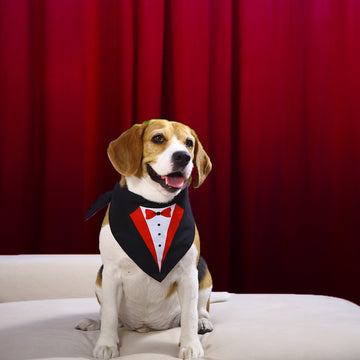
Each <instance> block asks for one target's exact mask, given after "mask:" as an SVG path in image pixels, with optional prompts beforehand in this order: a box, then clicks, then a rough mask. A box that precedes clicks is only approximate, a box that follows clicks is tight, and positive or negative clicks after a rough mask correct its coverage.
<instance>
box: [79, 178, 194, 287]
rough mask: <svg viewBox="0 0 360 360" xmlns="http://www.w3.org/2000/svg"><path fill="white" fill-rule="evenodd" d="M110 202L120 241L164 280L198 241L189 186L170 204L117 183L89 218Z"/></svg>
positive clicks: (113, 228)
mask: <svg viewBox="0 0 360 360" xmlns="http://www.w3.org/2000/svg"><path fill="white" fill-rule="evenodd" d="M108 203H110V210H109V223H110V229H111V232H112V234H113V236H114V238H115V239H116V241H117V242H118V243H119V245H120V246H121V247H122V249H123V250H124V251H125V252H126V254H127V255H128V256H129V257H130V258H131V259H132V260H133V261H134V262H135V263H136V264H137V265H138V266H139V267H140V268H141V269H142V270H143V271H144V272H146V273H147V274H148V275H150V276H151V277H152V278H154V279H155V280H157V281H162V280H163V279H164V278H165V277H166V276H167V274H168V273H169V272H170V271H171V269H172V268H173V267H174V266H175V265H176V264H177V263H178V262H179V260H180V259H181V258H182V257H183V256H184V255H185V254H186V252H187V251H188V250H189V249H190V247H191V245H192V244H193V242H194V236H195V222H194V218H193V215H192V211H191V207H190V203H189V195H188V189H187V188H186V189H185V190H183V191H182V192H181V193H180V194H179V195H177V196H176V197H175V198H174V199H173V200H172V201H171V202H169V203H156V202H152V201H148V200H146V199H144V198H143V197H141V196H139V195H136V194H134V193H132V192H130V191H129V190H127V189H125V188H121V187H120V184H119V183H117V184H116V185H115V187H114V189H113V190H112V191H109V192H107V193H105V194H103V195H101V196H100V197H99V199H98V200H97V201H96V202H95V204H94V205H93V206H92V207H91V208H90V210H89V212H88V214H87V215H86V219H88V218H89V217H91V216H92V215H94V214H95V213H96V212H97V211H98V210H100V209H101V208H102V207H104V206H105V205H107V204H108Z"/></svg>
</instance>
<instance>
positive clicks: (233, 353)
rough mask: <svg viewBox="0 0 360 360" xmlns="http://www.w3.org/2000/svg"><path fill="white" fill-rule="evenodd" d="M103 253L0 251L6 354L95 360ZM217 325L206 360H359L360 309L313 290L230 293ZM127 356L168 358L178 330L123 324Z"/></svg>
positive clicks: (17, 359)
mask: <svg viewBox="0 0 360 360" xmlns="http://www.w3.org/2000/svg"><path fill="white" fill-rule="evenodd" d="M99 266H100V257H99V256H97V255H62V256H61V255H38V256H32V255H28V256H26V255H21V256H0V302H1V303H0V359H4V360H22V359H52V360H54V359H91V358H92V355H91V354H92V349H93V347H94V344H95V342H96V340H97V337H98V335H99V332H98V331H94V332H82V331H79V330H75V329H74V327H75V325H76V324H77V322H78V321H79V320H81V319H82V318H84V317H89V318H97V317H98V316H99V315H98V310H99V307H98V304H97V301H96V300H95V297H94V296H93V284H94V279H95V276H96V272H97V270H98V267H99ZM210 311H211V315H212V320H213V323H214V326H215V330H214V331H213V332H211V333H207V334H205V335H201V342H202V344H203V346H204V349H205V357H204V359H208V360H217V359H218V360H232V359H233V360H241V359H244V360H256V359H259V360H267V359H274V360H293V359H294V360H295V359H296V360H298V359H299V360H300V359H311V360H312V359H319V360H330V359H334V360H350V359H352V360H359V359H360V307H359V306H357V305H355V304H353V303H351V302H348V301H346V300H343V299H339V298H332V297H326V296H313V295H266V294H264V295H250V294H229V297H228V300H227V301H226V302H221V303H214V304H212V305H211V309H210ZM119 331H120V338H121V339H122V347H121V349H120V354H121V357H120V358H121V359H124V360H150V359H151V360H170V359H172V360H173V359H176V355H177V352H178V347H177V344H178V340H179V331H180V329H179V328H175V329H170V330H166V331H154V332H150V333H145V334H139V333H136V332H131V331H126V330H124V329H119Z"/></svg>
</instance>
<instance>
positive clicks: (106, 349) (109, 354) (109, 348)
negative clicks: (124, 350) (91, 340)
mask: <svg viewBox="0 0 360 360" xmlns="http://www.w3.org/2000/svg"><path fill="white" fill-rule="evenodd" d="M119 355H120V353H119V346H118V345H117V343H116V342H115V343H114V344H104V343H103V342H102V341H98V342H97V344H96V346H95V349H94V351H93V356H94V357H95V358H96V359H104V360H109V359H111V358H114V357H117V356H119Z"/></svg>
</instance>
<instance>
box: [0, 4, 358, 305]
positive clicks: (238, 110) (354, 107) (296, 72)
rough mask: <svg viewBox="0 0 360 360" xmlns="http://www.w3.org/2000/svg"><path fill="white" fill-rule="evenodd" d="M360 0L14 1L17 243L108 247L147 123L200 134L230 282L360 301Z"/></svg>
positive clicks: (11, 99)
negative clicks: (106, 227) (108, 201)
mask: <svg viewBox="0 0 360 360" xmlns="http://www.w3.org/2000/svg"><path fill="white" fill-rule="evenodd" d="M359 44H360V3H359V2H358V1H357V0H342V1H336V0H322V1H315V0H266V1H265V0H233V1H231V0H211V1H209V0H198V1H191V0H171V1H165V0H138V1H129V0H121V1H119V0H107V1H101V0H78V1H72V0H61V1H60V0H54V1H46V0H0V117H1V125H0V126H1V127H0V140H1V141H0V171H1V180H0V191H1V193H0V195H1V205H0V206H1V213H0V221H1V253H3V254H17V253H94V252H97V248H98V239H97V237H98V230H99V226H100V223H101V220H102V219H101V216H98V217H97V218H93V219H92V220H91V221H90V222H88V223H84V222H83V217H84V214H85V213H86V210H87V209H88V207H89V206H90V205H91V204H92V202H93V201H94V200H95V199H96V198H97V196H98V195H99V194H101V193H103V192H105V191H107V190H109V189H111V188H112V187H113V185H114V183H115V181H117V180H118V175H117V173H116V171H115V170H114V169H113V168H112V167H111V165H110V163H109V161H108V159H107V155H106V149H107V145H108V143H109V142H110V141H111V140H113V139H114V138H116V137H117V136H118V135H119V134H120V133H121V132H123V131H124V130H126V129H127V128H129V127H130V126H131V125H132V124H133V123H134V122H143V121H145V120H149V119H151V118H167V119H170V120H175V121H180V122H183V123H186V124H188V125H189V126H191V127H192V128H194V129H195V130H196V132H197V133H198V135H199V138H200V139H201V141H202V143H203V145H204V147H205V149H206V150H207V151H208V153H209V155H210V156H211V158H212V161H213V165H214V169H213V172H212V173H211V175H210V176H209V178H208V179H207V181H206V182H205V183H204V185H203V186H202V187H201V188H200V189H198V190H191V194H190V196H191V201H192V207H193V211H194V214H195V218H196V220H197V224H198V227H199V230H200V234H201V238H202V243H201V244H202V252H203V255H204V257H205V258H206V260H207V262H208V263H209V266H210V268H211V271H212V274H213V277H214V282H215V289H217V290H221V289H223V290H231V291H241V292H295V293H315V294H325V295H334V296H341V297H345V298H347V299H349V300H353V301H357V302H360V289H359V287H358V279H359V277H360V263H359V254H360V185H359V184H360V182H359V180H360V144H359V140H360V124H359V121H360V90H359V89H360V66H359V64H360V45H359Z"/></svg>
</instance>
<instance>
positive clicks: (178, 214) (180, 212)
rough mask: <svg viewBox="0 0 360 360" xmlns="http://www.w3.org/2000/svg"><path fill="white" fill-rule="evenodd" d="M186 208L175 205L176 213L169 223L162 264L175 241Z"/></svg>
mask: <svg viewBox="0 0 360 360" xmlns="http://www.w3.org/2000/svg"><path fill="white" fill-rule="evenodd" d="M183 213H184V210H183V209H182V208H181V207H180V206H178V205H177V204H176V205H175V209H174V213H173V215H172V217H171V221H170V225H169V230H168V233H167V236H166V243H165V249H164V253H163V257H162V259H161V266H162V264H163V261H164V259H165V256H166V254H167V252H168V250H169V248H170V245H171V243H172V241H173V238H174V235H175V233H176V230H177V229H178V227H179V224H180V221H181V218H182V216H183Z"/></svg>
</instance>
